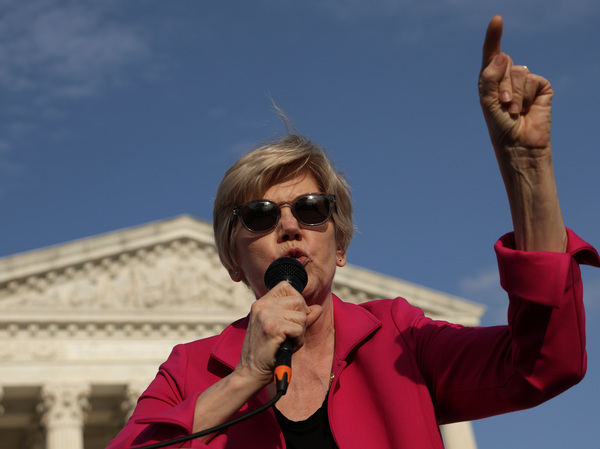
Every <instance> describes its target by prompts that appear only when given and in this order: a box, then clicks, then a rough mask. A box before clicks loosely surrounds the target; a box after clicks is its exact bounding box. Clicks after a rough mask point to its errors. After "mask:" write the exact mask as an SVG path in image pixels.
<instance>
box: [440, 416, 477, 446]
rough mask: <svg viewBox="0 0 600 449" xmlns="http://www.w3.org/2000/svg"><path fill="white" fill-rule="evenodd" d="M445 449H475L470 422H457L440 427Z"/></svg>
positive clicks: (475, 444)
mask: <svg viewBox="0 0 600 449" xmlns="http://www.w3.org/2000/svg"><path fill="white" fill-rule="evenodd" d="M440 430H441V431H442V437H443V439H444V446H445V447H446V449H477V443H476V441H475V434H474V433H473V426H472V425H471V423H470V422H467V421H465V422H457V423H454V424H446V425H443V426H440Z"/></svg>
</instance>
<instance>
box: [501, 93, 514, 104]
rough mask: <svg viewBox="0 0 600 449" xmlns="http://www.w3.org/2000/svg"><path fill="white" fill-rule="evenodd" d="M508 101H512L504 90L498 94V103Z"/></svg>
mask: <svg viewBox="0 0 600 449" xmlns="http://www.w3.org/2000/svg"><path fill="white" fill-rule="evenodd" d="M510 100H512V97H511V95H510V92H508V91H507V90H505V91H502V92H501V93H500V101H502V103H508V102H509V101H510Z"/></svg>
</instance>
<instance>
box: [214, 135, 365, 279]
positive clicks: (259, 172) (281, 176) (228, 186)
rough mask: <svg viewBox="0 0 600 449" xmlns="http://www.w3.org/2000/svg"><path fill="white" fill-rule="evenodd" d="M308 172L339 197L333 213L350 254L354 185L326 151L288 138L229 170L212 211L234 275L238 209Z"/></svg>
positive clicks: (222, 253) (340, 243) (339, 240)
mask: <svg viewBox="0 0 600 449" xmlns="http://www.w3.org/2000/svg"><path fill="white" fill-rule="evenodd" d="M303 170H308V171H309V173H311V174H312V175H313V176H314V178H315V180H316V182H317V185H318V186H319V189H320V191H321V193H329V194H332V195H335V197H336V206H335V208H334V210H333V214H332V217H333V223H334V225H335V239H336V246H337V249H338V250H341V251H343V252H345V251H346V250H347V249H348V246H350V241H351V240H352V236H353V234H354V224H353V222H352V197H351V194H350V186H349V185H348V183H347V182H346V180H345V179H344V177H343V176H342V175H341V174H340V173H338V172H337V171H336V170H335V169H334V167H333V165H332V164H331V162H330V160H329V158H328V157H327V154H326V151H325V150H324V149H323V148H321V147H319V146H317V145H315V144H314V143H312V142H311V141H310V140H308V139H306V138H305V137H303V136H301V135H298V134H288V135H285V136H283V137H281V138H278V139H275V140H272V141H271V142H267V143H263V144H262V145H260V146H258V147H257V148H255V149H254V150H252V151H250V152H249V153H247V154H245V155H244V156H242V158H241V159H239V160H238V161H237V162H236V163H235V164H233V166H232V167H231V168H230V169H229V170H227V172H226V173H225V176H224V177H223V180H222V181H221V183H220V184H219V188H218V189H217V196H216V198H215V203H214V209H213V229H214V234H215V243H216V246H217V251H218V253H219V258H220V259H221V262H222V263H223V265H224V266H225V268H226V269H227V270H228V271H229V272H230V273H232V272H234V271H236V270H237V269H238V267H237V263H236V261H235V240H236V236H237V229H238V227H237V226H236V222H235V221H236V219H235V217H234V216H233V208H234V207H235V206H238V205H241V204H244V203H246V202H248V201H251V200H255V199H260V198H262V195H264V193H265V192H266V191H267V190H268V189H269V187H271V186H273V185H274V184H276V183H279V182H282V181H286V180H288V179H291V178H293V177H294V176H296V175H297V174H298V173H300V172H301V171H303Z"/></svg>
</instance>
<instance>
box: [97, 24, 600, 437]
mask: <svg viewBox="0 0 600 449" xmlns="http://www.w3.org/2000/svg"><path fill="white" fill-rule="evenodd" d="M501 35H502V19H501V18H500V17H495V18H493V19H492V21H491V22H490V25H489V27H488V31H487V34H486V39H485V43H484V51H483V65H482V71H481V74H480V78H479V93H480V98H481V105H482V109H483V113H484V116H485V118H486V122H487V126H488V129H489V131H490V136H491V139H492V143H493V146H494V149H495V152H496V156H497V159H498V163H499V166H500V171H501V174H502V177H503V180H504V182H505V185H506V189H507V193H508V198H509V202H510V206H511V212H512V216H513V224H514V233H513V234H508V235H506V236H505V237H503V238H502V239H501V240H500V241H499V242H498V243H497V244H496V251H497V254H498V261H499V269H500V277H501V283H502V286H503V287H504V288H505V289H506V290H507V292H508V294H509V298H510V307H509V326H497V327H493V328H476V329H475V328H464V327H462V326H458V325H452V324H448V323H443V322H436V321H432V320H430V319H428V318H425V317H424V316H423V313H422V312H421V311H420V310H418V309H416V308H415V307H412V306H410V305H409V304H408V303H407V302H406V301H405V300H404V299H402V298H397V299H395V300H382V301H372V302H369V303H366V304H362V305H360V306H357V305H353V304H348V303H344V302H343V301H341V300H340V299H339V298H337V297H336V296H335V295H334V294H333V293H332V290H331V289H332V282H333V277H334V274H335V270H336V268H337V267H342V266H344V265H345V264H346V249H347V248H348V245H349V242H350V239H351V237H352V230H353V226H352V221H351V215H352V207H351V202H350V195H349V189H348V186H347V185H346V183H345V181H344V180H343V178H342V177H341V176H340V175H338V174H337V173H335V171H333V169H332V168H331V165H330V164H329V162H328V161H327V158H326V157H325V155H324V154H323V152H322V151H321V150H320V149H319V148H318V147H315V146H314V145H313V144H312V143H310V142H308V141H306V140H305V139H303V138H301V137H299V136H294V135H293V136H287V137H285V138H283V139H282V140H280V141H278V142H275V143H272V144H269V145H266V146H263V147H261V148H258V149H256V150H255V151H253V152H251V153H249V154H248V155H246V156H245V157H244V158H242V159H241V160H240V161H238V162H237V163H236V164H235V165H234V166H233V167H232V168H231V169H230V170H229V171H228V172H227V173H226V175H225V177H224V179H223V181H222V183H221V185H220V187H219V191H218V194H217V198H216V201H215V210H214V227H215V237H216V243H217V247H218V250H219V254H220V257H221V260H222V262H223V264H224V265H225V267H226V268H227V269H228V271H229V273H230V275H231V278H232V279H233V280H234V281H236V282H240V281H243V282H245V283H246V284H247V285H248V286H249V287H250V288H251V289H252V291H253V292H254V294H255V295H256V298H257V299H258V300H257V301H255V302H254V304H253V306H252V309H251V311H250V314H249V315H248V316H247V317H246V318H245V319H243V320H240V321H238V322H236V323H233V324H232V325H231V326H229V327H228V328H227V329H226V330H225V331H224V332H223V333H222V334H221V335H219V336H215V337H212V338H208V339H204V340H199V341H196V342H193V343H189V344H186V345H180V346H178V347H176V348H175V349H174V351H173V353H172V354H171V356H170V357H169V359H168V360H167V361H166V362H165V363H164V364H163V365H162V366H161V368H160V371H159V374H158V375H157V377H156V379H155V380H154V381H153V383H152V384H151V385H150V387H149V388H148V390H147V391H146V392H145V393H144V394H143V395H142V396H141V398H140V401H139V403H138V406H137V408H136V410H135V412H134V414H133V416H132V418H131V419H130V421H129V423H128V424H127V426H126V427H125V429H124V430H123V431H122V432H121V433H120V434H119V436H118V437H117V438H116V439H115V440H114V441H113V442H112V443H111V444H110V446H109V448H111V449H116V448H128V447H135V446H141V445H144V444H150V443H155V442H161V441H166V440H168V439H171V438H175V437H179V436H182V435H186V434H189V433H192V432H197V431H199V430H203V429H207V428H211V427H213V426H215V425H218V424H221V423H223V422H226V421H227V420H229V419H231V418H232V417H236V416H240V415H244V414H246V413H248V412H249V411H251V410H254V409H256V408H258V407H259V406H261V405H263V404H265V403H267V402H268V401H269V399H270V398H273V397H274V396H275V394H276V391H275V387H274V384H273V369H274V358H275V353H276V352H277V349H278V348H279V347H280V346H281V345H282V343H283V342H284V341H285V340H286V339H291V340H292V341H293V343H294V350H295V352H294V354H293V380H292V382H291V383H290V385H289V389H288V390H287V394H285V395H284V396H283V397H281V399H280V400H279V401H278V402H277V403H276V405H275V407H274V409H271V410H268V411H266V412H264V413H261V414H259V415H257V416H255V417H253V418H251V419H249V420H247V421H244V422H242V423H240V424H236V425H234V426H231V427H229V428H228V429H226V430H224V431H220V432H217V433H213V434H211V435H207V436H204V437H201V438H199V439H196V440H193V441H191V442H188V443H184V444H182V445H180V446H178V447H198V448H200V447H215V448H225V447H227V448H283V447H291V448H293V447H311V448H313V447H316V448H334V447H339V448H341V449H346V448H365V447H375V448H411V449H414V448H442V447H443V443H442V440H441V437H440V434H439V430H438V427H437V426H438V424H443V423H449V422H455V421H461V420H472V419H477V418H482V417H485V416H490V415H494V414H498V413H505V412H509V411H513V410H518V409H522V408H526V407H532V406H534V405H537V404H539V403H541V402H543V401H545V400H547V399H549V398H551V397H553V396H555V395H557V394H559V393H560V392H562V391H564V390H565V389H567V388H569V387H570V386H572V385H573V384H575V383H577V382H578V381H579V380H580V379H581V378H582V377H583V375H584V373H585V367H586V355H585V344H584V342H585V333H584V328H583V322H584V316H583V305H582V292H581V280H580V276H579V270H578V266H577V264H578V263H579V262H585V263H591V264H594V265H599V263H600V261H599V259H598V254H597V253H596V252H595V250H594V249H593V248H591V247H590V246H589V245H587V244H586V243H585V242H583V241H582V240H581V239H579V238H578V237H577V236H576V235H575V234H574V233H572V232H571V231H568V230H566V228H565V226H564V224H563V221H562V217H561V212H560V208H559V204H558V199H557V194H556V186H555V183H554V175H553V169H552V153H551V146H550V108H551V98H552V95H553V93H552V88H551V86H550V84H549V83H548V81H546V80H545V79H544V78H542V77H540V76H537V75H533V74H530V73H529V71H528V70H527V68H526V67H525V66H514V65H513V64H512V61H511V60H510V58H509V57H508V56H507V55H505V54H504V53H502V52H501V51H500V39H501ZM282 256H288V257H293V258H295V259H297V260H298V261H299V262H300V263H301V264H302V265H303V266H304V267H305V269H306V271H307V274H308V284H307V285H306V287H305V289H304V290H303V291H302V294H300V293H299V292H298V291H296V289H295V288H293V287H292V286H291V285H290V284H289V283H287V282H282V283H279V284H278V285H276V286H275V287H274V288H272V289H271V290H268V289H267V287H266V286H265V283H264V274H265V271H266V270H267V267H268V266H269V264H270V263H271V262H272V261H273V260H275V259H277V258H279V257H282Z"/></svg>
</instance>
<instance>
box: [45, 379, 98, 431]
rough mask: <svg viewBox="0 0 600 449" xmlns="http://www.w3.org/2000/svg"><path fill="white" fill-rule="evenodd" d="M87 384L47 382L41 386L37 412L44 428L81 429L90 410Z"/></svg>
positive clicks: (89, 392)
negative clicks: (68, 427)
mask: <svg viewBox="0 0 600 449" xmlns="http://www.w3.org/2000/svg"><path fill="white" fill-rule="evenodd" d="M91 392H92V388H91V386H90V385H89V384H87V383H71V382H69V383H67V382H49V383H46V384H44V385H42V389H41V394H40V396H41V397H40V399H41V400H40V403H39V405H38V412H39V413H40V415H41V423H42V425H43V426H44V427H46V428H49V427H62V426H78V427H81V426H82V425H83V422H84V421H85V419H86V418H87V414H88V412H89V409H90V403H89V397H90V395H91Z"/></svg>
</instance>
